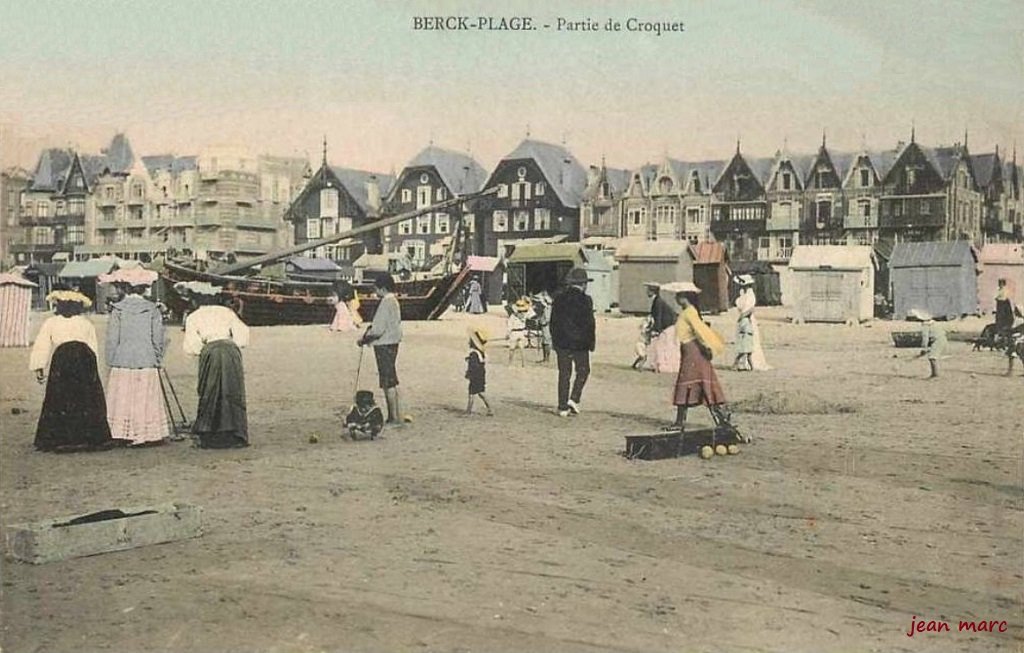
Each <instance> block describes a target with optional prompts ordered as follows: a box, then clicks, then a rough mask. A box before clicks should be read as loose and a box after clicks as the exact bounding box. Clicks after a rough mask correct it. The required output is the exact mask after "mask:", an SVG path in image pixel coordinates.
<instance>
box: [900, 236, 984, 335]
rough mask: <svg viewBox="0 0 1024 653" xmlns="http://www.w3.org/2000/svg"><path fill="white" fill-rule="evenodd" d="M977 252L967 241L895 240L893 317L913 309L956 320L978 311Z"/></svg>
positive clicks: (905, 317)
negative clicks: (901, 241) (925, 241)
mask: <svg viewBox="0 0 1024 653" xmlns="http://www.w3.org/2000/svg"><path fill="white" fill-rule="evenodd" d="M977 268H978V258H977V251H976V250H975V249H974V248H973V247H971V244H970V243H969V242H967V241H966V240H954V241H947V242H927V243H897V245H896V246H895V247H893V250H892V257H891V258H890V259H889V282H890V284H891V287H892V302H893V319H896V320H905V319H907V316H908V315H909V314H910V311H911V310H913V309H915V308H916V309H920V310H924V311H927V312H928V313H929V314H931V315H933V316H934V317H936V318H940V319H942V318H944V319H955V318H958V317H961V316H964V315H969V314H973V313H977V312H978V276H977Z"/></svg>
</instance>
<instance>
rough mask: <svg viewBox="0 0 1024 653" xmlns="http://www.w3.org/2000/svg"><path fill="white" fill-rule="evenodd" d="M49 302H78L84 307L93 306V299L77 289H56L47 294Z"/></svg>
mask: <svg viewBox="0 0 1024 653" xmlns="http://www.w3.org/2000/svg"><path fill="white" fill-rule="evenodd" d="M46 301H48V302H76V303H78V304H81V305H82V307H83V308H89V307H90V306H92V300H91V299H89V298H88V297H86V296H85V295H83V294H82V293H80V292H78V291H77V290H54V291H53V292H51V293H50V294H49V295H47V296H46Z"/></svg>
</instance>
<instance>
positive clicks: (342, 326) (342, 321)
mask: <svg viewBox="0 0 1024 653" xmlns="http://www.w3.org/2000/svg"><path fill="white" fill-rule="evenodd" d="M355 296H356V293H355V289H354V288H353V287H352V284H350V283H348V282H347V281H339V282H338V283H336V284H335V285H334V320H333V321H332V322H331V324H330V326H328V327H327V328H328V329H330V330H331V331H338V332H346V331H354V330H355V329H356V321H355V316H353V314H352V307H351V303H352V301H353V300H354V299H355Z"/></svg>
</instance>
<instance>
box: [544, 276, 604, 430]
mask: <svg viewBox="0 0 1024 653" xmlns="http://www.w3.org/2000/svg"><path fill="white" fill-rule="evenodd" d="M589 282H590V278H589V277H588V276H587V271H586V270H584V269H583V268H573V269H572V270H570V271H569V274H568V275H566V278H565V284H566V287H565V289H564V290H562V292H560V293H559V294H558V296H557V297H555V300H554V302H553V303H552V305H551V341H552V344H553V345H554V347H555V358H556V360H557V361H558V415H559V416H560V417H568V416H569V415H579V414H580V410H581V408H580V402H581V400H582V397H583V388H584V386H586V384H587V379H588V378H589V377H590V352H592V351H594V346H595V344H596V339H597V338H596V325H595V322H594V302H593V301H592V300H591V299H590V297H589V296H588V295H587V294H586V292H585V291H586V288H587V284H588V283H589ZM574 370H575V373H576V377H575V379H573V378H572V377H573V371H574ZM570 386H571V390H570Z"/></svg>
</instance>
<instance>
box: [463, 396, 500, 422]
mask: <svg viewBox="0 0 1024 653" xmlns="http://www.w3.org/2000/svg"><path fill="white" fill-rule="evenodd" d="M476 397H480V401H482V402H484V408H486V409H487V415H488V416H492V415H494V411H493V410H491V405H490V404H489V403H487V397H485V396H484V393H482V392H481V393H479V394H475V395H469V401H468V402H467V403H466V414H469V413H472V412H473V400H474V399H475V398H476Z"/></svg>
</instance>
